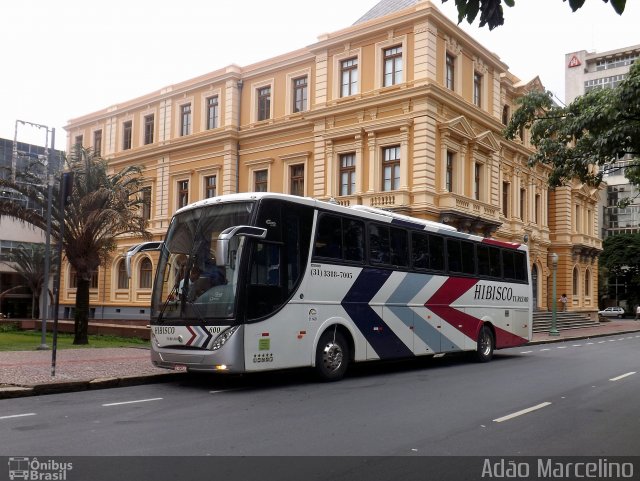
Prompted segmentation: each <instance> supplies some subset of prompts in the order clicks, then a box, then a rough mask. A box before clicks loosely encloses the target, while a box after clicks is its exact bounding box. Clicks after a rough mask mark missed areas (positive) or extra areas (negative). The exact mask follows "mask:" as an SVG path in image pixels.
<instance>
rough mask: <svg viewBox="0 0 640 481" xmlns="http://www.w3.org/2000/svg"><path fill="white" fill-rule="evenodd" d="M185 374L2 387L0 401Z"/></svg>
mask: <svg viewBox="0 0 640 481" xmlns="http://www.w3.org/2000/svg"><path fill="white" fill-rule="evenodd" d="M184 374H185V373H183V372H169V373H161V374H147V375H143V376H126V377H109V378H98V379H92V380H89V381H63V382H52V383H48V384H36V385H34V386H13V385H9V386H2V387H0V399H12V398H19V397H28V396H40V395H43V394H61V393H70V392H79V391H93V390H96V389H110V388H114V387H128V386H139V385H142V384H153V383H160V382H168V381H172V380H174V379H178V376H181V375H184Z"/></svg>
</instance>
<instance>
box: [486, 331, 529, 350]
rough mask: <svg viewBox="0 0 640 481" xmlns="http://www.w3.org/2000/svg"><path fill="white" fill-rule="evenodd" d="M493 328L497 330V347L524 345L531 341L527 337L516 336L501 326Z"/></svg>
mask: <svg viewBox="0 0 640 481" xmlns="http://www.w3.org/2000/svg"><path fill="white" fill-rule="evenodd" d="M493 328H494V329H495V330H496V349H500V348H504V347H516V346H522V345H523V344H526V343H527V342H529V341H527V340H526V339H525V338H523V337H520V336H516V335H515V334H512V333H510V332H509V331H505V330H504V329H500V328H499V327H496V326H493Z"/></svg>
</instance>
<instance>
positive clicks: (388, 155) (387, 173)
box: [382, 145, 400, 191]
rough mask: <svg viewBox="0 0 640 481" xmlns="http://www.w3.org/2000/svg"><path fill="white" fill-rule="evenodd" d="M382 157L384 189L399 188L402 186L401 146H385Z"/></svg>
mask: <svg viewBox="0 0 640 481" xmlns="http://www.w3.org/2000/svg"><path fill="white" fill-rule="evenodd" d="M382 159H383V160H382V179H383V181H382V190H383V191H390V190H398V189H399V188H400V146H399V145H394V146H391V147H384V148H383V149H382Z"/></svg>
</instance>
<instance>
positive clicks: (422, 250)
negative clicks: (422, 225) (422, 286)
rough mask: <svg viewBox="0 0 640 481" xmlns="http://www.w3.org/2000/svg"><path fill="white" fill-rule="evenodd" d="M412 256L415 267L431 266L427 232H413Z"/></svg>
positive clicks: (424, 267) (425, 267)
mask: <svg viewBox="0 0 640 481" xmlns="http://www.w3.org/2000/svg"><path fill="white" fill-rule="evenodd" d="M411 258H412V260H413V267H414V269H428V268H429V237H427V235H426V234H418V233H416V232H413V233H412V234H411Z"/></svg>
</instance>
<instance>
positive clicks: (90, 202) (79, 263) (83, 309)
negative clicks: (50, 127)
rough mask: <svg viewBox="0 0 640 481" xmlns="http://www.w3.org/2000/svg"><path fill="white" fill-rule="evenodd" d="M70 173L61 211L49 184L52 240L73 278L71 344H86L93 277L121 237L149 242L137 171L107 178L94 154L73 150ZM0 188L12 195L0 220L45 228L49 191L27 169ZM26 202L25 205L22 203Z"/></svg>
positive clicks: (2, 205) (1, 205) (56, 185)
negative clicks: (137, 237)
mask: <svg viewBox="0 0 640 481" xmlns="http://www.w3.org/2000/svg"><path fill="white" fill-rule="evenodd" d="M66 164H67V170H69V171H71V172H73V173H74V176H73V186H72V191H71V195H70V196H69V198H68V202H67V203H66V204H65V206H64V208H63V210H61V209H60V206H59V200H58V199H60V190H61V189H60V182H59V179H58V180H56V181H54V182H53V187H52V189H53V198H54V199H55V200H54V202H53V203H52V206H51V212H52V215H51V236H52V238H53V239H55V240H56V242H59V241H60V238H61V233H62V232H63V230H62V229H61V227H62V223H61V219H62V218H63V216H62V214H63V213H64V238H63V239H62V246H63V249H64V254H65V256H66V258H67V260H68V262H69V263H70V264H71V266H73V268H75V270H76V275H77V281H78V284H77V289H76V304H75V337H74V344H87V342H88V337H87V327H88V318H89V288H90V282H91V275H92V273H93V272H94V271H95V270H97V269H98V267H99V266H100V265H104V263H105V262H106V261H107V259H109V256H110V254H111V253H112V252H113V251H114V249H115V248H116V238H117V237H118V236H120V235H123V234H135V235H141V236H143V237H145V238H146V237H149V233H148V232H147V230H146V221H145V220H144V218H143V217H142V215H141V214H142V210H141V206H142V202H143V200H142V195H140V194H141V190H140V189H141V184H142V182H143V178H142V175H141V170H140V168H139V167H136V166H130V167H125V168H124V169H123V170H121V171H120V172H116V173H114V174H111V173H110V172H109V168H108V164H107V162H106V161H105V160H104V159H102V158H101V157H99V156H96V155H95V154H94V153H93V152H92V151H90V150H87V149H83V148H80V147H78V148H76V149H74V151H73V152H72V155H71V156H70V157H69V158H67V159H66ZM0 188H3V189H8V190H10V191H13V192H16V193H17V194H18V195H16V196H15V198H14V199H2V200H0V217H1V216H9V217H13V218H15V219H18V220H21V221H22V222H25V223H28V224H32V225H34V226H36V227H39V228H40V229H43V230H45V229H46V226H47V216H46V212H47V186H46V185H43V184H42V181H41V180H40V179H39V178H37V177H35V176H34V175H33V174H32V173H31V172H30V171H29V170H28V171H26V172H18V173H16V179H15V180H11V179H0ZM24 199H27V200H28V202H26V203H25V202H24Z"/></svg>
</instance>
